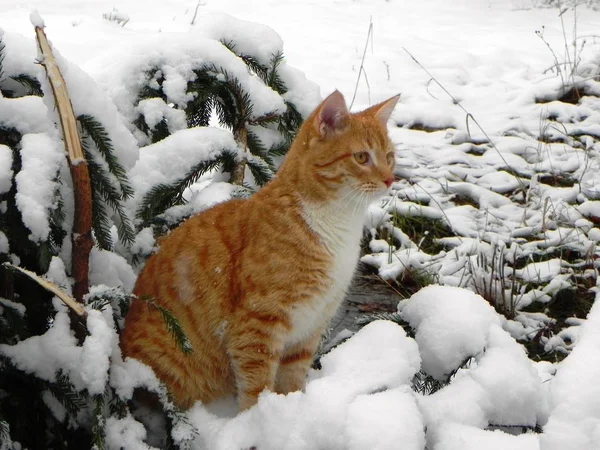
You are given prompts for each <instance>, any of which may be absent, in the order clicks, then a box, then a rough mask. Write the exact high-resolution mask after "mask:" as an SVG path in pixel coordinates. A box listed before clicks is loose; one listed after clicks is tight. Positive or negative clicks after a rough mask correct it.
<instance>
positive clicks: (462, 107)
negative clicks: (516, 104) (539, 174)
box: [402, 47, 527, 191]
mask: <svg viewBox="0 0 600 450" xmlns="http://www.w3.org/2000/svg"><path fill="white" fill-rule="evenodd" d="M402 49H403V50H404V51H405V52H406V53H407V54H408V56H410V58H411V59H412V60H413V61H414V62H415V63H416V64H417V65H418V66H419V67H420V68H421V69H423V71H425V73H426V74H427V75H429V77H430V79H431V80H432V81H433V82H434V83H435V84H437V85H438V86H439V87H440V88H441V89H442V90H443V91H444V92H445V93H446V94H447V95H448V97H450V98H451V99H452V103H454V104H455V105H456V106H458V107H459V108H460V109H462V110H463V111H464V113H465V114H466V122H467V132H469V134H471V133H470V131H469V119H471V120H472V121H473V123H474V124H475V125H477V128H479V130H480V131H481V132H482V133H483V135H484V136H485V138H486V139H487V140H488V142H489V143H490V145H491V146H492V148H493V149H494V150H496V152H498V155H499V156H500V159H502V161H503V162H504V164H506V167H508V168H509V169H511V170H512V171H513V172H515V173H517V171H516V170H514V168H513V167H512V166H511V165H510V164H509V163H508V161H507V160H506V159H505V158H504V155H503V154H502V153H501V152H500V150H498V147H496V144H494V142H493V141H492V138H490V136H489V135H488V134H487V133H486V132H485V130H484V129H483V127H482V126H481V125H480V124H479V122H478V121H477V119H475V117H474V116H473V114H471V113H470V112H469V111H467V110H466V109H465V107H464V106H463V105H461V104H460V102H459V101H458V100H457V99H456V98H455V97H454V96H453V95H452V94H451V93H450V92H449V91H448V90H447V89H446V88H445V87H444V85H443V84H442V83H440V82H439V81H438V80H437V79H436V78H435V77H434V76H433V75H432V74H431V73H430V72H429V71H428V70H427V69H426V68H425V66H423V64H421V63H420V62H419V61H418V60H417V58H415V57H414V56H413V55H412V53H411V52H409V51H408V50H407V49H406V48H404V47H402ZM516 179H517V181H518V182H519V185H520V186H521V189H523V190H524V191H525V190H527V186H525V183H523V181H522V180H521V179H520V178H516Z"/></svg>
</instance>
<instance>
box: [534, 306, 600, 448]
mask: <svg viewBox="0 0 600 450" xmlns="http://www.w3.org/2000/svg"><path fill="white" fill-rule="evenodd" d="M596 300H597V298H596ZM599 325H600V307H599V305H598V302H597V301H596V303H594V306H593V307H592V310H591V311H590V313H589V315H588V320H587V321H586V323H584V324H583V325H581V329H580V337H579V339H578V342H577V345H576V346H575V348H574V349H573V351H572V352H571V354H570V355H569V357H568V358H566V359H565V360H564V361H563V363H561V365H560V366H559V367H558V370H557V372H556V376H555V377H554V379H553V380H552V381H551V385H550V417H549V419H548V423H547V424H546V426H545V427H544V434H543V435H542V436H541V437H540V442H541V447H540V448H541V450H558V449H561V450H571V449H573V450H575V449H577V450H591V449H595V448H599V447H600V392H599V389H600V387H599V386H598V382H597V380H598V376H600V353H599V352H598V345H599V343H600V326H599Z"/></svg>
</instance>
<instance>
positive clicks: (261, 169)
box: [246, 155, 274, 186]
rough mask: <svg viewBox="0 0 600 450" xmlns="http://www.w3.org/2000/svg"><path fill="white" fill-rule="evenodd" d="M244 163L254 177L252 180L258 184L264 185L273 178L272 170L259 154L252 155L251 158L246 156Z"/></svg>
mask: <svg viewBox="0 0 600 450" xmlns="http://www.w3.org/2000/svg"><path fill="white" fill-rule="evenodd" d="M246 164H247V165H248V168H249V169H250V172H251V173H252V176H253V177H254V181H256V184H258V185H259V186H264V185H265V184H267V183H268V182H269V181H271V179H272V178H273V175H274V173H273V171H272V170H271V168H270V167H269V165H268V164H267V163H266V162H265V161H264V160H263V159H262V158H261V157H260V156H255V155H253V156H252V157H251V158H248V160H247V161H246Z"/></svg>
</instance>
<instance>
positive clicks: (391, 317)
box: [356, 312, 410, 330]
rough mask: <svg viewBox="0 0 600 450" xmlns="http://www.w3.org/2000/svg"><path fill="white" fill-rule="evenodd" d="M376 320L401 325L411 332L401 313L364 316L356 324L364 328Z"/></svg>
mask: <svg viewBox="0 0 600 450" xmlns="http://www.w3.org/2000/svg"><path fill="white" fill-rule="evenodd" d="M376 320H389V321H391V322H394V323H396V324H398V325H400V326H401V327H402V328H405V329H409V330H410V327H409V325H408V322H406V321H405V320H404V319H402V316H401V315H400V313H397V312H396V313H386V312H383V313H375V314H368V315H362V316H360V317H358V318H357V319H356V324H357V325H359V326H361V327H364V326H365V325H367V324H369V323H371V322H375V321H376Z"/></svg>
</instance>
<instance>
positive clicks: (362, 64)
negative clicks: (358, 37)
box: [350, 17, 389, 108]
mask: <svg viewBox="0 0 600 450" xmlns="http://www.w3.org/2000/svg"><path fill="white" fill-rule="evenodd" d="M369 41H371V51H372V50H373V47H372V45H373V18H372V17H371V18H370V19H369V31H367V40H366V41H365V49H364V50H363V55H362V59H361V60H360V68H359V69H358V77H357V78H356V84H355V85H354V94H353V95H352V101H351V102H350V108H352V105H354V100H355V99H356V93H357V91H358V83H359V82H360V76H361V75H362V74H364V76H365V82H366V83H367V88H368V90H369V103H370V102H371V99H370V97H371V86H369V79H368V78H367V72H365V57H366V56H367V49H368V48H369ZM388 71H389V68H388ZM388 75H389V74H388Z"/></svg>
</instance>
